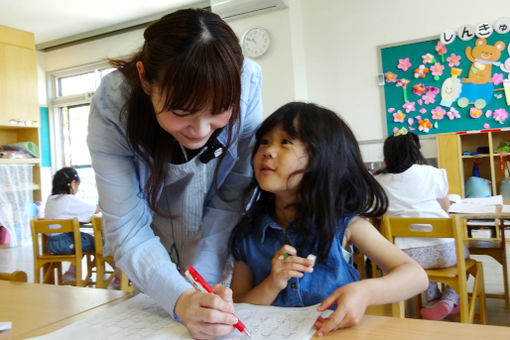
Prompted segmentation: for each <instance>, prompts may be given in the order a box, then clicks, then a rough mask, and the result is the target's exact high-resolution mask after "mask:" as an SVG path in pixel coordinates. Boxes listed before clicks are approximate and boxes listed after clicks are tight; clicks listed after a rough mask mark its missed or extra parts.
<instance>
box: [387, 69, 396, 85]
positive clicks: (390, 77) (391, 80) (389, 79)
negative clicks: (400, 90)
mask: <svg viewBox="0 0 510 340" xmlns="http://www.w3.org/2000/svg"><path fill="white" fill-rule="evenodd" d="M384 75H385V76H386V82H387V83H394V82H396V81H397V75H396V74H395V73H393V72H386V73H385V74H384Z"/></svg>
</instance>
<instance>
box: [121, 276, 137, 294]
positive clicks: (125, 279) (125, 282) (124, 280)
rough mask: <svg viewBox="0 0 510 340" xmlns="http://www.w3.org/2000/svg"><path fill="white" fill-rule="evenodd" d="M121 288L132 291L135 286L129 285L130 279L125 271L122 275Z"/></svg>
mask: <svg viewBox="0 0 510 340" xmlns="http://www.w3.org/2000/svg"><path fill="white" fill-rule="evenodd" d="M120 290H122V291H125V292H132V291H133V290H134V288H133V286H130V285H129V279H128V277H127V276H126V275H125V274H124V273H122V275H121V277H120Z"/></svg>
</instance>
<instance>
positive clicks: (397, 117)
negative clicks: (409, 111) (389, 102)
mask: <svg viewBox="0 0 510 340" xmlns="http://www.w3.org/2000/svg"><path fill="white" fill-rule="evenodd" d="M405 118H406V114H405V113H404V112H402V111H401V110H398V111H397V112H395V113H394V114H393V121H394V122H395V123H403V122H404V119H405Z"/></svg>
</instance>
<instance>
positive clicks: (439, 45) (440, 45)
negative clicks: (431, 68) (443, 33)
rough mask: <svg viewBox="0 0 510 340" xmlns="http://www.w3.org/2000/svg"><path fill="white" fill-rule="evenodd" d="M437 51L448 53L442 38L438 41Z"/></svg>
mask: <svg viewBox="0 0 510 340" xmlns="http://www.w3.org/2000/svg"><path fill="white" fill-rule="evenodd" d="M436 52H437V54H439V55H442V54H445V53H446V46H445V45H444V44H443V43H442V42H441V40H439V41H438V42H437V45H436Z"/></svg>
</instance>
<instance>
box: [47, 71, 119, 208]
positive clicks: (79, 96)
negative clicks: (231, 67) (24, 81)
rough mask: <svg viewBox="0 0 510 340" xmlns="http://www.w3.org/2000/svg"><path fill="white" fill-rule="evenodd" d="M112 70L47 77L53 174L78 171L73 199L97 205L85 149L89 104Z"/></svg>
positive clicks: (56, 73)
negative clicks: (50, 95) (67, 169)
mask: <svg viewBox="0 0 510 340" xmlns="http://www.w3.org/2000/svg"><path fill="white" fill-rule="evenodd" d="M113 70H114V69H113V68H111V67H109V66H108V65H107V64H105V63H102V64H96V65H90V66H86V67H81V68H78V69H70V70H63V71H59V72H55V73H53V74H51V77H50V79H51V82H52V89H53V91H52V92H53V93H54V94H55V95H54V98H53V100H52V110H51V113H52V114H51V117H50V124H51V133H50V136H51V137H53V138H52V140H51V150H52V170H53V173H54V172H55V171H56V170H58V169H60V168H62V167H65V166H70V167H73V168H75V169H76V170H77V171H78V175H79V176H80V179H81V185H80V188H79V190H78V194H77V196H78V197H80V198H82V199H84V200H86V201H88V202H97V187H96V182H95V175H94V171H93V170H92V166H91V161H90V153H89V152H88V146H87V125H88V117H89V111H90V100H91V98H92V95H93V93H94V91H95V90H96V89H97V88H98V86H99V84H100V82H101V79H102V78H103V77H104V76H105V75H107V74H108V73H110V72H112V71H113Z"/></svg>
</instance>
